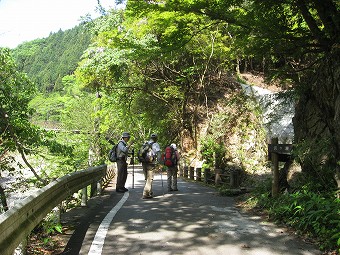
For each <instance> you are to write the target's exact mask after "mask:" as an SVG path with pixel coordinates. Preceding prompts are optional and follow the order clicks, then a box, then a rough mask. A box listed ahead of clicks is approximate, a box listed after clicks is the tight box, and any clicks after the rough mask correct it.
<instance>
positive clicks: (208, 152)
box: [201, 136, 226, 168]
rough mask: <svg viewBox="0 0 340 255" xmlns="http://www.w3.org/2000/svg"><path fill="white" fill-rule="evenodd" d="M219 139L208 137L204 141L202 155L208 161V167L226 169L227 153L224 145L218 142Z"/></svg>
mask: <svg viewBox="0 0 340 255" xmlns="http://www.w3.org/2000/svg"><path fill="white" fill-rule="evenodd" d="M216 141H217V139H216V138H214V137H209V136H208V137H206V138H205V139H202V142H201V145H202V148H201V155H202V157H203V158H204V159H206V162H205V164H206V167H208V168H214V167H215V166H216V167H217V168H224V167H225V153H226V148H225V146H224V144H221V143H218V142H216Z"/></svg>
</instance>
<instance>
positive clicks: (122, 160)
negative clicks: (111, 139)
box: [116, 132, 131, 193]
mask: <svg viewBox="0 0 340 255" xmlns="http://www.w3.org/2000/svg"><path fill="white" fill-rule="evenodd" d="M129 140H130V134H129V133H128V132H123V134H122V139H121V140H120V141H119V143H118V146H117V183H116V192H118V193H124V192H126V191H128V189H127V188H125V183H126V179H127V162H126V160H127V157H128V154H129V147H130V146H131V144H130V145H128V144H127V142H128V141H129Z"/></svg>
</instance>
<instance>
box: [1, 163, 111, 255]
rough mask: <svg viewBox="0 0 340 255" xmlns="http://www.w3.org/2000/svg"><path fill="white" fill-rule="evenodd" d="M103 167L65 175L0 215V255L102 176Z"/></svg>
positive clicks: (17, 243) (104, 172) (104, 168)
mask: <svg viewBox="0 0 340 255" xmlns="http://www.w3.org/2000/svg"><path fill="white" fill-rule="evenodd" d="M106 171H107V165H101V166H98V167H91V168H88V169H86V170H82V171H78V172H75V173H72V174H68V175H65V176H63V177H61V178H59V179H57V180H55V181H53V182H51V183H50V184H48V185H47V186H45V187H43V188H42V189H40V190H38V191H37V192H36V193H35V194H33V195H30V196H29V197H27V198H25V199H23V200H22V201H20V202H19V203H18V204H16V205H15V206H14V207H12V208H11V209H9V210H8V211H6V212H5V213H3V214H2V215H0V251H1V255H11V254H13V251H14V250H15V249H16V248H17V247H18V245H19V244H20V243H21V242H22V241H23V240H25V238H26V237H27V236H28V235H29V234H30V233H31V231H32V230H33V229H34V227H35V226H36V225H38V224H39V222H40V221H41V220H42V219H43V218H44V217H45V216H46V215H47V214H48V213H49V212H51V211H52V209H53V208H54V207H56V206H57V205H58V204H60V202H61V201H63V200H65V198H67V197H68V196H70V195H72V194H73V193H75V192H77V191H78V190H80V189H82V188H84V187H86V186H88V185H90V184H92V183H93V182H98V181H100V180H101V179H102V178H103V177H105V175H106Z"/></svg>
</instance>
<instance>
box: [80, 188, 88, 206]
mask: <svg viewBox="0 0 340 255" xmlns="http://www.w3.org/2000/svg"><path fill="white" fill-rule="evenodd" d="M80 205H81V206H87V187H85V188H83V189H82V190H81V204H80Z"/></svg>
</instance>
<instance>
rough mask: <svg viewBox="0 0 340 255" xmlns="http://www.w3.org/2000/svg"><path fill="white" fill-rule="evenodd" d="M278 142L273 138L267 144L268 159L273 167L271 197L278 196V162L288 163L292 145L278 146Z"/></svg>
mask: <svg viewBox="0 0 340 255" xmlns="http://www.w3.org/2000/svg"><path fill="white" fill-rule="evenodd" d="M278 141H279V139H278V138H277V137H275V138H272V139H271V144H268V159H269V160H271V161H272V166H273V182H272V195H273V197H276V196H278V194H279V162H286V161H288V159H289V156H290V155H291V151H292V148H293V145H292V144H279V143H278Z"/></svg>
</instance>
